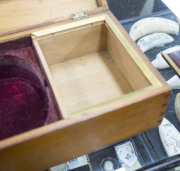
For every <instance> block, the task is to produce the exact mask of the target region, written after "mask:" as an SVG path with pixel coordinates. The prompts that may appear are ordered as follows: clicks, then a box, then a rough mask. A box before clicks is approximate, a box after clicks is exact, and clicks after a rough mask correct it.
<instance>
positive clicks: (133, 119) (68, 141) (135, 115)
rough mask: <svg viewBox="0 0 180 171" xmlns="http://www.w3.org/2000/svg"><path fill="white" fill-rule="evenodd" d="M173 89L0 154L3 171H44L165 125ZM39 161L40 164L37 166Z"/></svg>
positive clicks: (14, 146) (13, 147)
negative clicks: (164, 119)
mask: <svg viewBox="0 0 180 171" xmlns="http://www.w3.org/2000/svg"><path fill="white" fill-rule="evenodd" d="M169 94H170V91H169V88H168V87H167V86H165V87H164V88H162V89H161V90H160V89H159V90H156V95H153V94H152V95H149V98H146V99H145V100H142V101H139V102H137V103H132V104H131V105H127V106H124V107H122V108H120V109H118V110H114V111H113V110H112V112H108V113H106V114H103V115H99V116H97V117H94V118H91V119H88V120H84V121H82V122H79V123H76V124H73V125H69V126H67V127H64V128H61V129H57V130H55V131H52V132H49V133H46V134H45V135H42V136H38V137H36V138H32V139H30V140H28V141H25V142H20V143H18V144H16V145H13V146H10V147H8V148H4V149H1V150H0V170H1V171H4V170H14V171H16V170H18V171H19V170H27V171H28V170H33V171H34V170H37V171H38V170H43V169H47V168H49V167H51V166H54V165H56V164H59V163H63V162H65V161H68V160H70V159H73V158H75V157H77V156H80V155H83V154H86V153H89V152H92V151H93V150H97V149H98V148H101V147H102V146H107V145H110V144H112V143H116V142H118V141H122V140H124V139H127V138H129V137H131V136H133V135H136V134H138V133H140V132H143V131H146V130H148V129H151V128H154V127H156V126H157V125H159V124H160V123H161V120H162V118H163V115H164V112H165V110H166V106H167V102H168V98H169ZM37 161H38V162H37Z"/></svg>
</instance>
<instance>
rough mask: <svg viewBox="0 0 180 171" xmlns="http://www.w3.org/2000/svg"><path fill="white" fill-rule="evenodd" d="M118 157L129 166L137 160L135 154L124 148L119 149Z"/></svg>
mask: <svg viewBox="0 0 180 171" xmlns="http://www.w3.org/2000/svg"><path fill="white" fill-rule="evenodd" d="M119 159H120V160H121V161H122V162H124V163H125V164H126V165H128V166H130V167H131V166H133V164H134V163H135V162H136V161H137V157H136V155H135V154H133V153H131V152H130V151H128V150H127V149H126V148H123V149H121V151H120V153H119Z"/></svg>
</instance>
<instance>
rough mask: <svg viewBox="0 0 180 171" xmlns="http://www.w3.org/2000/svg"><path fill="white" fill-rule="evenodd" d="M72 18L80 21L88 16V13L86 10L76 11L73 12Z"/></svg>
mask: <svg viewBox="0 0 180 171" xmlns="http://www.w3.org/2000/svg"><path fill="white" fill-rule="evenodd" d="M72 18H73V20H74V21H80V20H83V19H86V18H88V13H87V12H86V11H82V12H78V13H74V14H72Z"/></svg>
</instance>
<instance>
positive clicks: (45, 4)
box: [0, 0, 108, 36]
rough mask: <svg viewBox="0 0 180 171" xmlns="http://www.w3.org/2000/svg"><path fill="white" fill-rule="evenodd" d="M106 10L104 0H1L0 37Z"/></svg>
mask: <svg viewBox="0 0 180 171" xmlns="http://www.w3.org/2000/svg"><path fill="white" fill-rule="evenodd" d="M97 9H98V10H104V9H108V6H107V2H106V0H53V1H52V0H33V1H32V0H26V1H24V0H1V1H0V36H4V35H9V34H12V33H16V32H20V31H25V30H28V29H32V28H36V27H40V26H42V25H48V24H52V23H55V22H59V21H61V20H65V19H67V18H70V17H71V15H72V14H73V13H77V12H81V11H87V12H88V13H93V11H96V10H97Z"/></svg>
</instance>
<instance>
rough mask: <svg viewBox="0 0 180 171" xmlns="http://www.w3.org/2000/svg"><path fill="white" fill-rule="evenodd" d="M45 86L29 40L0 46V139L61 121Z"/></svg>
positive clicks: (43, 76) (45, 83)
mask: <svg viewBox="0 0 180 171" xmlns="http://www.w3.org/2000/svg"><path fill="white" fill-rule="evenodd" d="M47 83H48V81H47V79H46V77H45V75H44V74H43V72H42V70H41V68H40V65H39V63H38V60H37V56H36V53H35V51H34V49H33V47H32V40H31V38H30V37H24V38H21V39H17V40H13V41H9V42H6V43H1V44H0V92H1V93H0V139H4V138H7V137H10V136H13V135H16V134H19V133H22V132H25V131H28V130H31V129H34V128H37V127H39V126H42V125H45V124H49V123H52V122H55V121H57V120H59V119H61V117H60V116H61V115H60V113H59V112H58V109H57V106H56V102H55V100H54V96H53V94H52V91H51V88H50V86H48V84H47ZM8 102H9V103H8ZM32 106H33V107H32Z"/></svg>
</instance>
